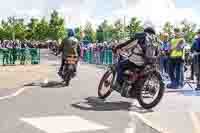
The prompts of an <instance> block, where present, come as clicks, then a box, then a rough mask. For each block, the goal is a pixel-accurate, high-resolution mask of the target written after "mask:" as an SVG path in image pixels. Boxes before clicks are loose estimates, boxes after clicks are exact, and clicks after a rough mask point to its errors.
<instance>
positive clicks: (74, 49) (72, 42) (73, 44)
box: [57, 29, 80, 76]
mask: <svg viewBox="0 0 200 133" xmlns="http://www.w3.org/2000/svg"><path fill="white" fill-rule="evenodd" d="M60 52H62V61H61V66H60V69H59V72H58V74H59V75H60V76H61V75H62V71H63V66H64V62H65V59H66V58H67V57H68V56H71V55H75V56H79V55H80V45H79V41H78V39H76V38H75V33H74V31H73V30H72V29H69V30H68V37H65V38H64V39H63V41H62V43H61V45H60V47H59V51H58V53H57V54H59V53H60Z"/></svg>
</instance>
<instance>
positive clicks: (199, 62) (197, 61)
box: [191, 29, 200, 90]
mask: <svg viewBox="0 0 200 133" xmlns="http://www.w3.org/2000/svg"><path fill="white" fill-rule="evenodd" d="M191 52H192V53H193V55H194V58H193V62H192V64H193V68H194V66H195V68H196V69H194V71H195V73H196V76H197V88H196V90H200V70H199V69H200V29H199V30H198V31H197V38H196V39H195V40H194V43H193V44H192V49H191Z"/></svg>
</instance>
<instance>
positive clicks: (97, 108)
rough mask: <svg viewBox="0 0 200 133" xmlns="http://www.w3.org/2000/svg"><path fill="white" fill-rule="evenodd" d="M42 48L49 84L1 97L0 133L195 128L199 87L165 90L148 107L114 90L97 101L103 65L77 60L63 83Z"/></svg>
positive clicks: (192, 132) (184, 131)
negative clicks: (75, 69)
mask: <svg viewBox="0 0 200 133" xmlns="http://www.w3.org/2000/svg"><path fill="white" fill-rule="evenodd" d="M41 53H43V54H42V65H48V67H45V68H46V69H41V70H40V73H41V75H43V76H44V78H43V79H44V80H43V81H45V80H48V82H49V83H52V85H51V86H49V87H44V86H43V87H41V86H40V84H38V85H35V86H29V87H23V88H25V89H24V90H23V92H22V93H20V94H19V95H13V96H11V98H9V99H3V100H1V99H0V108H1V111H0V118H1V119H0V133H159V132H164V133H199V132H200V102H199V100H200V98H199V95H200V92H196V91H192V90H191V89H190V88H188V86H187V85H186V86H185V88H184V89H183V90H178V91H171V90H167V91H166V93H165V95H164V98H163V99H162V101H161V103H160V104H159V105H158V106H156V107H155V108H154V109H152V110H143V109H142V108H141V107H140V106H139V105H138V103H137V101H136V100H133V99H126V98H122V97H121V96H120V95H119V94H118V93H115V92H114V93H113V94H112V95H111V96H110V97H109V98H108V99H107V100H106V101H101V100H99V99H98V98H97V86H98V83H99V80H100V78H101V76H102V74H103V73H104V71H105V70H104V69H102V68H99V67H96V66H94V65H87V64H80V65H79V67H78V70H79V72H78V75H77V77H76V78H75V79H74V80H72V83H71V85H70V86H69V87H63V86H61V85H60V83H61V79H60V78H59V77H58V76H56V72H57V70H58V67H59V65H58V64H59V63H58V62H59V60H58V59H57V57H54V56H51V55H48V56H44V55H46V54H48V52H47V51H43V52H41ZM38 69H39V68H38ZM46 71H47V72H46ZM42 72H45V74H46V73H47V74H46V75H45V74H43V73H42ZM27 77H28V76H27ZM31 82H32V81H30V83H31ZM33 82H38V80H34V81H33ZM2 88H5V87H2ZM0 93H1V91H0ZM4 93H5V92H4Z"/></svg>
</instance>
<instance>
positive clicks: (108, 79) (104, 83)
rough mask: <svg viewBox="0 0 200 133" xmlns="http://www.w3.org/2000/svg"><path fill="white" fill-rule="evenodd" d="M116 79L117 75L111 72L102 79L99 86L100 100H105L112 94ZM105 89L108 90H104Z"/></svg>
mask: <svg viewBox="0 0 200 133" xmlns="http://www.w3.org/2000/svg"><path fill="white" fill-rule="evenodd" d="M114 77H115V74H114V73H113V72H112V71H111V70H108V71H107V72H106V73H105V74H104V75H103V77H102V78H101V81H100V83H99V86H98V96H99V98H100V99H105V98H107V97H108V96H110V94H111V93H112V85H113V81H114ZM104 87H105V88H106V90H104Z"/></svg>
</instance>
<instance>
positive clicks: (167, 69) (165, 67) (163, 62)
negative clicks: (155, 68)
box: [160, 56, 169, 74]
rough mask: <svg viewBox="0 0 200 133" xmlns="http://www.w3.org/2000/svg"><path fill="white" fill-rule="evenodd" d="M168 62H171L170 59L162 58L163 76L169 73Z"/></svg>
mask: <svg viewBox="0 0 200 133" xmlns="http://www.w3.org/2000/svg"><path fill="white" fill-rule="evenodd" d="M168 60H169V59H168V57H165V56H162V57H160V71H161V73H162V74H164V72H165V73H168V72H169V67H168V66H169V65H168V63H169V61H168Z"/></svg>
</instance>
